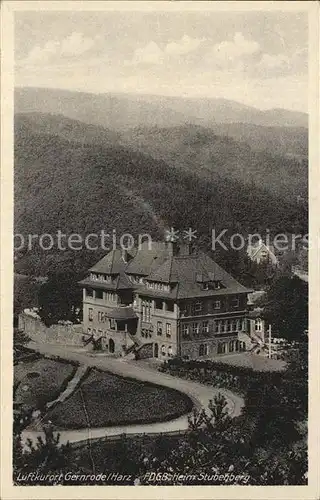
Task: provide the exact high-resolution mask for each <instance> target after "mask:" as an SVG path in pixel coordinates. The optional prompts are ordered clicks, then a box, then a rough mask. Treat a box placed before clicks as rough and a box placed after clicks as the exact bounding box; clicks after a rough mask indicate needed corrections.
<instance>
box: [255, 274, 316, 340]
mask: <svg viewBox="0 0 320 500" xmlns="http://www.w3.org/2000/svg"><path fill="white" fill-rule="evenodd" d="M264 317H265V319H266V321H267V322H268V323H270V324H271V325H272V327H273V330H274V332H275V333H276V334H277V335H278V336H279V337H284V338H286V339H287V340H290V341H292V340H296V341H299V340H301V339H302V338H303V337H304V331H305V330H306V329H307V328H308V285H307V283H305V282H304V281H302V280H300V278H298V277H296V276H293V277H291V276H288V275H282V276H280V277H279V278H277V279H276V280H275V281H274V282H273V284H272V285H271V287H270V289H269V291H268V303H267V304H266V307H265V311H264Z"/></svg>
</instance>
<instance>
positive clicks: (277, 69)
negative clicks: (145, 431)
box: [254, 49, 308, 78]
mask: <svg viewBox="0 0 320 500" xmlns="http://www.w3.org/2000/svg"><path fill="white" fill-rule="evenodd" d="M254 69H255V71H256V72H257V74H258V75H259V76H261V77H262V78H271V77H275V76H279V75H289V74H292V75H294V74H305V73H306V72H307V69H308V51H307V50H306V49H299V50H297V51H295V52H294V53H293V54H291V55H287V54H284V53H279V54H268V53H264V54H262V55H261V58H260V60H259V62H258V63H257V64H256V67H255V68H254Z"/></svg>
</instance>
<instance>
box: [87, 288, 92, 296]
mask: <svg viewBox="0 0 320 500" xmlns="http://www.w3.org/2000/svg"><path fill="white" fill-rule="evenodd" d="M86 297H93V290H92V288H87V289H86Z"/></svg>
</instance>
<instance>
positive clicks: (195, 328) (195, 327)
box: [192, 323, 199, 335]
mask: <svg viewBox="0 0 320 500" xmlns="http://www.w3.org/2000/svg"><path fill="white" fill-rule="evenodd" d="M192 333H193V334H194V335H198V333H199V323H192Z"/></svg>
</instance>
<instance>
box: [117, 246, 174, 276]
mask: <svg viewBox="0 0 320 500" xmlns="http://www.w3.org/2000/svg"><path fill="white" fill-rule="evenodd" d="M169 255H170V249H169V247H168V245H167V244H166V243H165V242H159V241H153V242H151V244H150V246H148V242H144V243H143V244H142V245H141V248H139V249H138V250H137V252H136V254H135V257H134V258H133V259H132V260H131V261H130V262H129V263H128V266H127V267H126V273H127V274H135V275H142V276H147V275H149V274H150V273H151V272H152V271H153V270H154V269H156V268H157V267H158V266H159V265H161V264H162V263H163V262H164V261H165V259H166V258H168V257H169Z"/></svg>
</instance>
